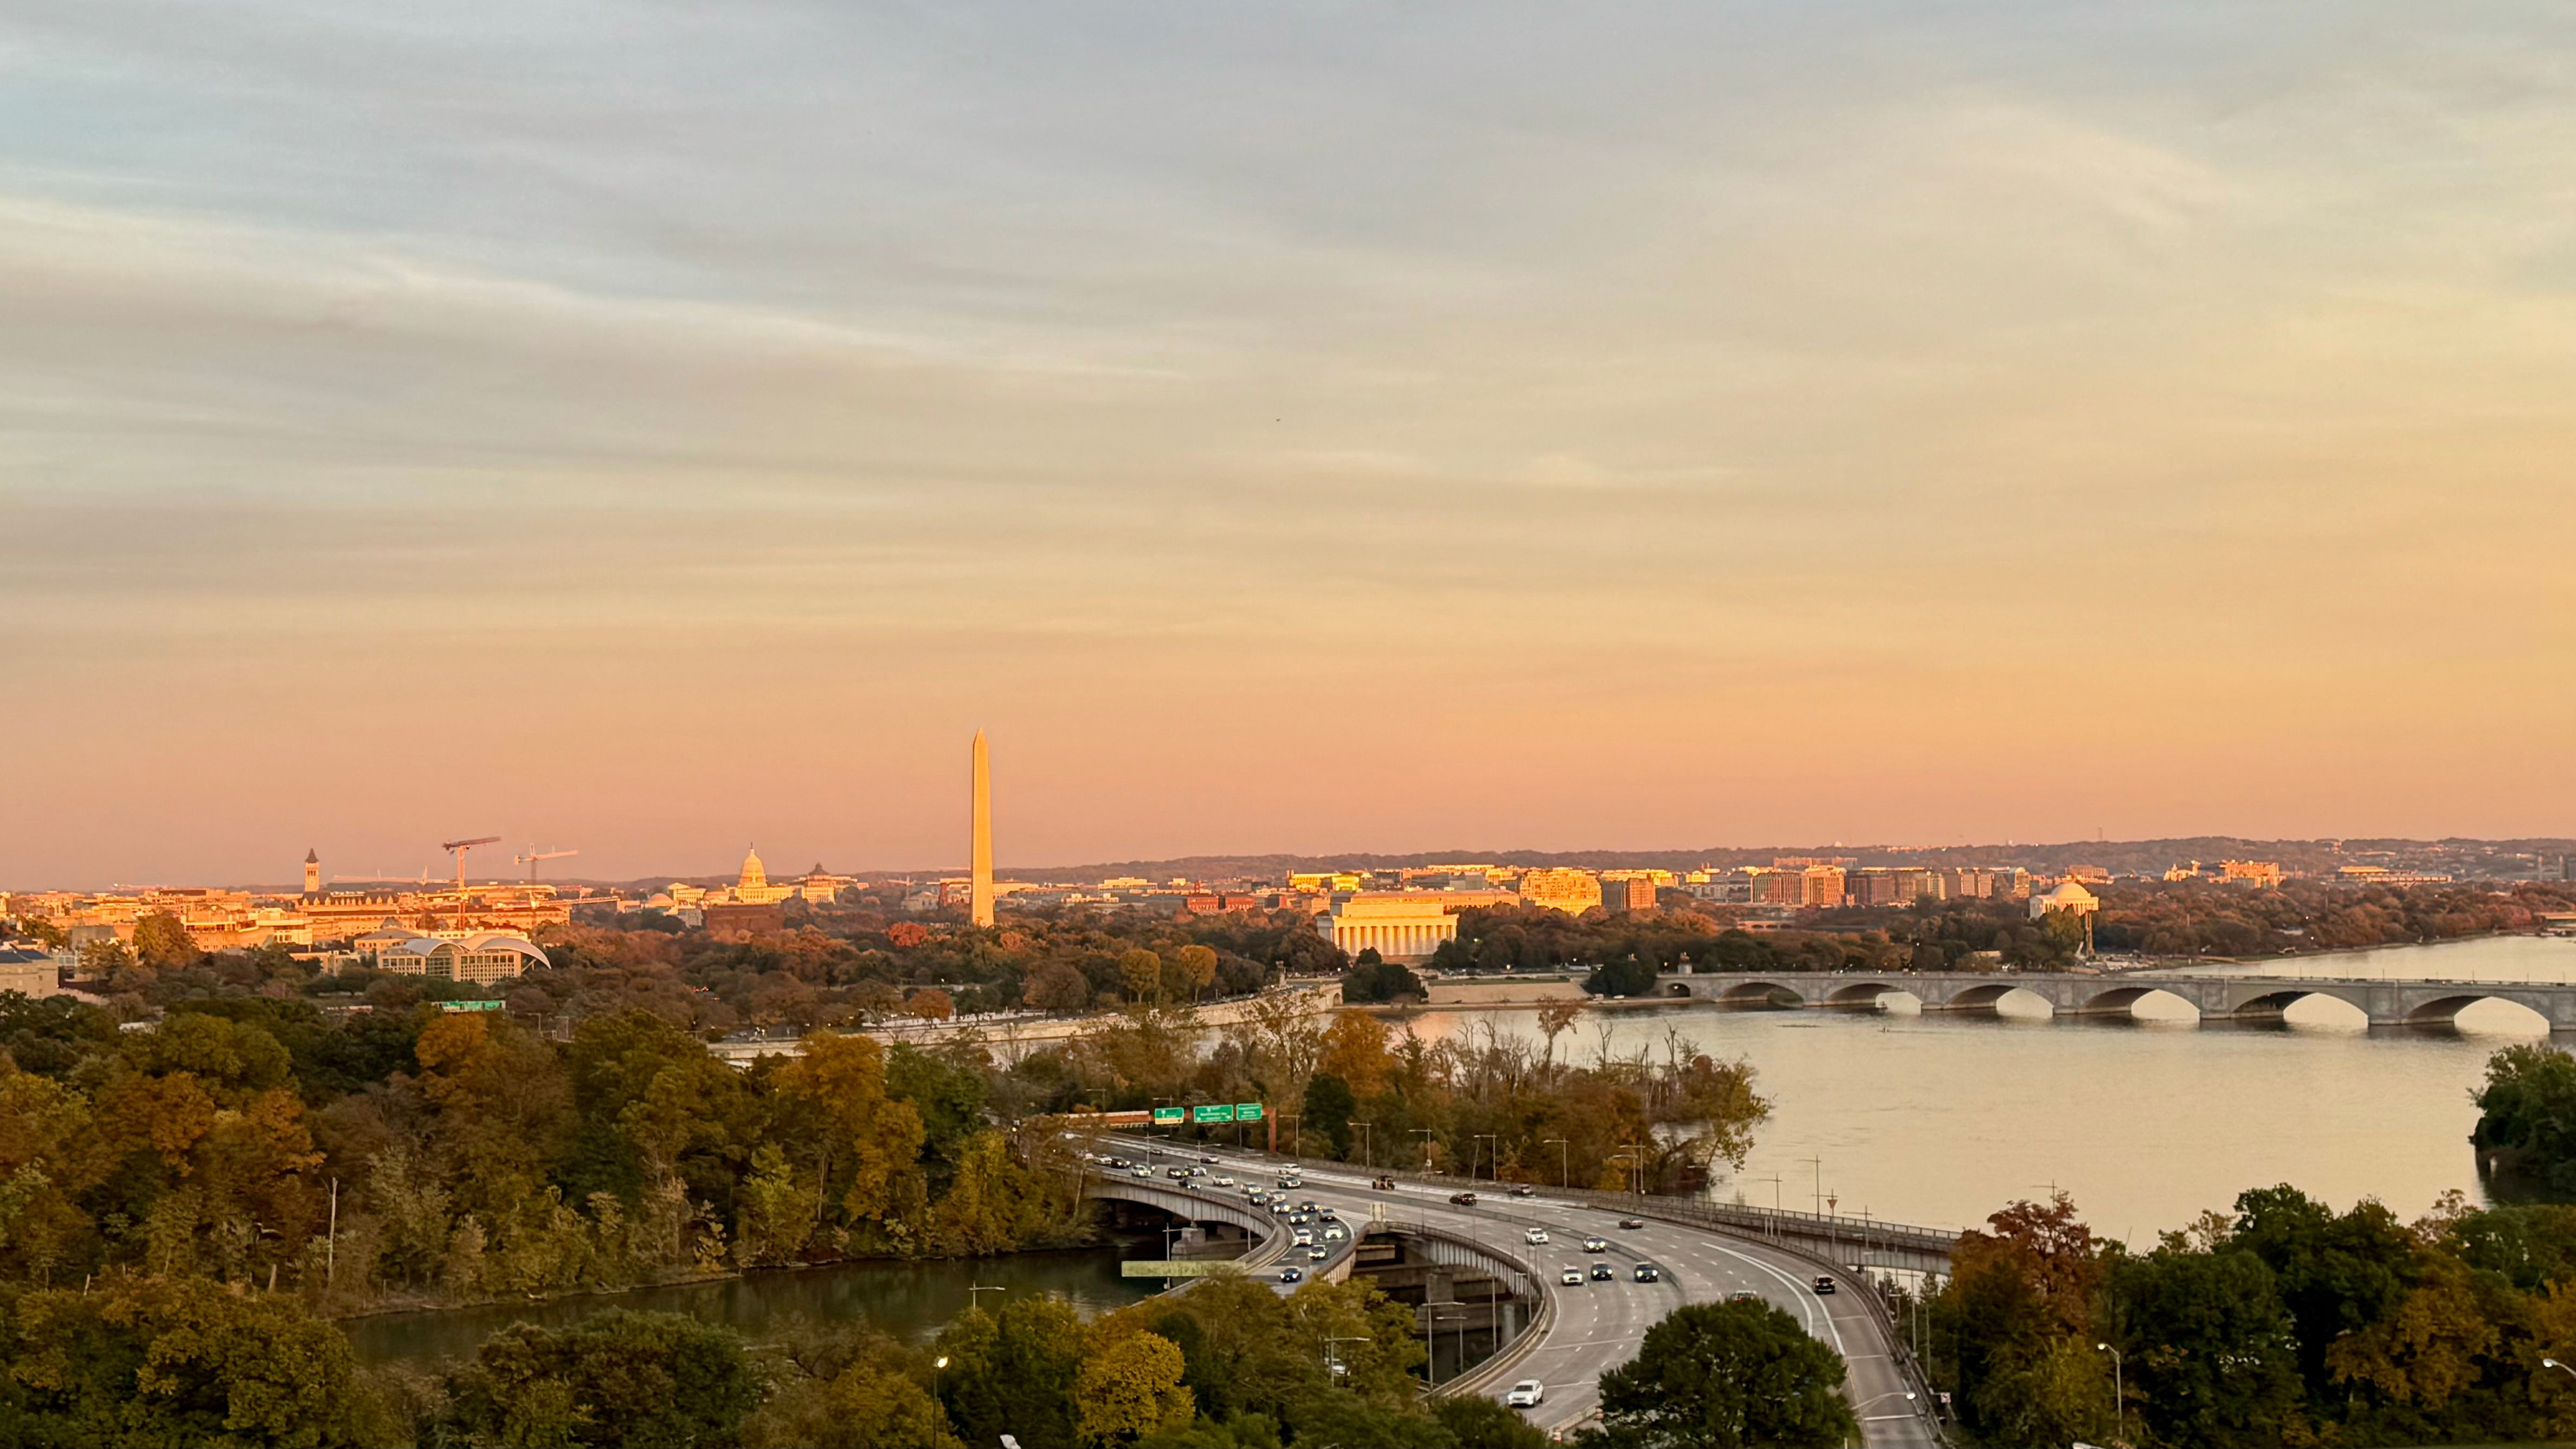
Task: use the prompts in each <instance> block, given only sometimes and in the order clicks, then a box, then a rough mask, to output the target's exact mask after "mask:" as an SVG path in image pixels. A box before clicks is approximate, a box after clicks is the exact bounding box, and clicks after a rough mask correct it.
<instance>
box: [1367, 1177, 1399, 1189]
mask: <svg viewBox="0 0 2576 1449" xmlns="http://www.w3.org/2000/svg"><path fill="white" fill-rule="evenodd" d="M1369 1186H1370V1187H1372V1188H1375V1189H1376V1190H1378V1191H1379V1192H1393V1191H1395V1179H1394V1178H1392V1177H1372V1178H1370V1179H1369Z"/></svg>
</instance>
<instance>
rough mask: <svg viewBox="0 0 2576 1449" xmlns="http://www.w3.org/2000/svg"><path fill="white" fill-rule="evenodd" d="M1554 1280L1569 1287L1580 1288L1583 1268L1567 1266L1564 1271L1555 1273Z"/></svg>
mask: <svg viewBox="0 0 2576 1449" xmlns="http://www.w3.org/2000/svg"><path fill="white" fill-rule="evenodd" d="M1556 1281H1558V1282H1559V1283H1562V1284H1564V1285H1566V1286H1567V1287H1569V1288H1580V1287H1582V1286H1583V1270H1582V1269H1580V1268H1568V1269H1566V1270H1565V1271H1564V1272H1562V1273H1559V1274H1557V1275H1556Z"/></svg>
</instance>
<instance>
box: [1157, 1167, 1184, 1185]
mask: <svg viewBox="0 0 2576 1449" xmlns="http://www.w3.org/2000/svg"><path fill="white" fill-rule="evenodd" d="M1163 1175H1164V1176H1165V1177H1168V1178H1170V1179H1172V1180H1173V1181H1174V1182H1179V1181H1181V1180H1182V1179H1184V1178H1186V1177H1188V1176H1189V1175H1190V1170H1189V1169H1188V1168H1186V1167H1166V1168H1164V1169H1163Z"/></svg>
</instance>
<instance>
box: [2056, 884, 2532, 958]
mask: <svg viewBox="0 0 2576 1449" xmlns="http://www.w3.org/2000/svg"><path fill="white" fill-rule="evenodd" d="M2100 894H2101V896H2102V909H2101V913H2100V917H2099V919H2098V920H2096V922H2095V923H2094V939H2095V941H2096V943H2097V944H2098V945H2099V946H2100V948H2101V949H2102V950H2105V951H2143V952H2146V953H2148V954H2150V955H2157V956H2195V955H2209V956H2275V955H2281V954H2283V953H2286V952H2291V951H2302V950H2307V951H2313V950H2352V949H2356V948H2359V947H2364V946H2394V945H2404V944H2408V943H2419V942H2428V941H2449V940H2457V939H2459V938H2461V937H2464V936H2481V935H2487V934H2490V933H2493V932H2497V931H2527V930H2530V929H2531V928H2532V924H2533V917H2534V916H2535V915H2537V914H2540V913H2543V912H2552V911H2570V910H2576V887H2571V886H2568V885H2565V884H2562V883H2556V882H2550V883H2540V882H2528V881H2526V882H2523V883H2520V884H2517V885H2514V886H2511V887H2509V888H2507V887H2495V886H2487V885H2424V886H2348V885H2340V884H2336V883H2333V882H2328V881H2308V880H2292V881H2286V882H2284V883H2283V884H2282V885H2280V886H2279V887H2278V888H2276V889H2271V890H2252V889H2248V888H2246V887H2243V886H2227V885H2220V884H2217V883H2214V882H2209V881H2175V882H2165V883H2146V882H2137V883H2129V882H2123V883H2120V884H2116V885H2112V886H2107V887H2104V888H2102V890H2101V892H2100Z"/></svg>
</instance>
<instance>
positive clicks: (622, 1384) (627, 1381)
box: [447, 1309, 761, 1449]
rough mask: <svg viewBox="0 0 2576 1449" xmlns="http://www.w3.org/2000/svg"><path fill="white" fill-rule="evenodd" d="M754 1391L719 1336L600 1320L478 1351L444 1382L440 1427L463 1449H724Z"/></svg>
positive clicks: (728, 1340)
mask: <svg viewBox="0 0 2576 1449" xmlns="http://www.w3.org/2000/svg"><path fill="white" fill-rule="evenodd" d="M760 1390H761V1380H760V1374H759V1372H758V1370H756V1369H755V1368H754V1367H753V1366H752V1363H751V1360H750V1358H749V1357H748V1356H747V1355H745V1354H744V1352H743V1347H742V1340H741V1339H740V1338H737V1337H736V1336H734V1335H733V1334H732V1333H731V1332H729V1331H727V1330H725V1329H722V1328H718V1327H716V1326H714V1325H712V1324H708V1323H702V1322H699V1321H698V1320H697V1319H694V1318H690V1317H687V1316H685V1315H682V1314H677V1313H638V1312H634V1311H631V1310H628V1309H612V1310H610V1311H609V1312H606V1313H602V1314H598V1315H596V1316H594V1317H591V1318H587V1319H584V1320H582V1321H581V1322H580V1323H579V1324H577V1325H575V1326H574V1327H572V1328H570V1329H567V1330H565V1331H563V1332H561V1333H555V1332H551V1331H549V1330H547V1329H543V1328H538V1327H535V1326H533V1325H530V1324H525V1323H520V1324H514V1325H512V1326H511V1327H509V1328H505V1329H503V1330H501V1331H500V1332H498V1333H496V1334H494V1335H492V1337H491V1338H489V1339H487V1340H485V1342H484V1344H483V1347H482V1349H481V1350H480V1351H479V1352H478V1353H477V1354H476V1355H475V1360H474V1362H473V1363H472V1364H471V1365H469V1366H467V1367H466V1368H464V1369H461V1370H459V1371H457V1372H456V1373H454V1374H452V1375H451V1376H450V1378H449V1381H448V1393H449V1396H450V1408H449V1411H448V1416H447V1427H448V1428H449V1429H450V1431H452V1432H453V1433H455V1434H457V1435H460V1436H462V1437H463V1438H465V1439H466V1440H467V1441H469V1442H473V1443H498V1444H529V1445H534V1444H556V1445H563V1446H567V1449H578V1446H597V1449H623V1446H628V1445H643V1444H650V1445H655V1446H671V1449H692V1446H698V1445H727V1444H732V1443H735V1442H737V1441H738V1439H739V1437H740V1431H741V1426H742V1421H743V1418H744V1416H745V1415H747V1414H749V1413H750V1412H751V1410H752V1408H753V1407H754V1406H755V1405H757V1404H758V1403H759V1402H760Z"/></svg>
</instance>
